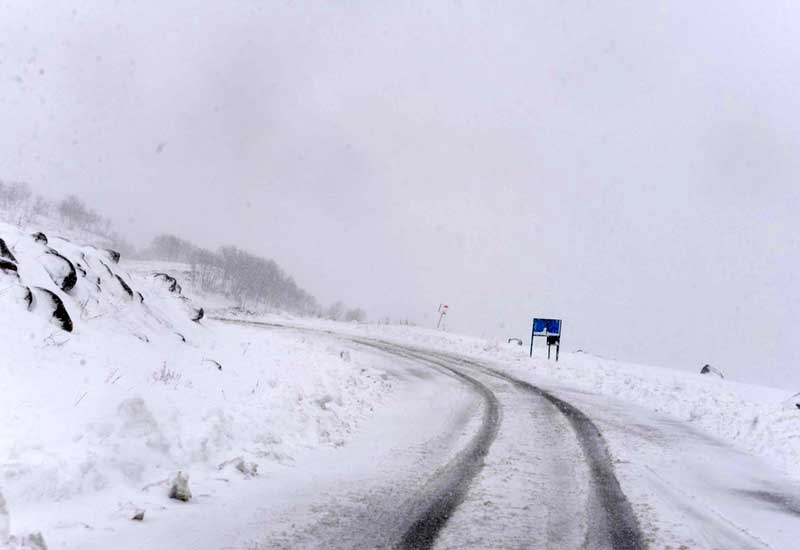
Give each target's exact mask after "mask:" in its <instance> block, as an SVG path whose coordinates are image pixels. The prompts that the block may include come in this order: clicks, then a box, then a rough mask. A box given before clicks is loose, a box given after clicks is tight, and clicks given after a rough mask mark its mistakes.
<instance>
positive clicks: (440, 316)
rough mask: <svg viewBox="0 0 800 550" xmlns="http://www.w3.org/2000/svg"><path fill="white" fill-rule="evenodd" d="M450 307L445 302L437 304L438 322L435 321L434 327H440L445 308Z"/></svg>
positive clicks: (445, 312)
mask: <svg viewBox="0 0 800 550" xmlns="http://www.w3.org/2000/svg"><path fill="white" fill-rule="evenodd" d="M449 308H450V306H448V305H447V304H439V322H438V323H436V328H437V329H438V328H440V327H441V326H442V320H444V316H445V315H447V310H448V309H449Z"/></svg>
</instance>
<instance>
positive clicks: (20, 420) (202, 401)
mask: <svg viewBox="0 0 800 550" xmlns="http://www.w3.org/2000/svg"><path fill="white" fill-rule="evenodd" d="M65 237H66V238H59V237H56V236H55V233H53V234H49V235H48V242H47V243H45V242H43V241H42V240H41V239H39V240H37V239H35V238H33V237H32V236H31V230H30V229H29V228H26V230H25V231H22V230H20V229H18V228H17V227H15V226H11V225H7V224H2V223H0V238H2V239H3V240H4V243H5V244H6V245H7V248H8V252H10V253H11V256H13V259H9V258H6V259H5V260H4V261H6V262H11V263H13V264H14V265H13V267H9V266H8V265H7V264H6V267H5V269H4V270H3V273H2V277H0V283H1V284H0V350H2V355H0V390H2V393H3V401H2V406H0V495H2V498H0V542H1V541H2V538H5V537H6V536H7V535H8V534H11V535H12V536H15V537H17V539H16V540H20V539H19V537H22V536H27V535H28V534H30V533H36V532H42V533H43V534H44V538H45V540H46V541H48V544H49V545H50V547H51V548H88V547H99V546H92V545H90V544H88V543H87V541H89V540H92V541H101V540H104V538H105V539H108V540H111V541H117V543H118V541H119V536H123V537H126V538H125V540H128V539H127V537H134V538H133V539H132V540H135V541H144V540H149V541H151V543H152V544H153V545H154V546H153V547H157V546H159V544H160V543H159V541H162V542H163V537H165V536H169V535H170V533H171V532H173V531H174V525H177V524H180V525H181V526H182V528H191V527H192V526H193V525H194V526H196V525H197V523H198V522H202V521H203V518H207V517H209V514H215V518H216V519H215V523H214V525H215V526H216V525H218V524H219V522H221V521H223V520H221V519H219V516H220V515H224V512H225V510H226V509H227V507H228V506H229V505H233V503H234V502H238V503H239V505H237V506H238V507H236V513H235V514H234V515H231V516H226V518H225V520H224V521H225V522H226V524H227V525H228V527H230V528H231V529H233V526H232V524H233V523H235V522H236V521H237V517H238V516H237V515H236V514H243V516H242V517H244V514H246V513H247V512H246V511H245V506H250V504H252V503H256V502H258V501H259V500H260V499H264V498H267V497H266V496H265V495H268V494H269V490H270V487H277V486H281V485H282V486H283V489H282V490H281V494H289V493H291V487H287V486H288V485H291V484H292V483H295V482H297V481H298V480H300V479H305V478H304V477H303V476H305V475H306V474H308V475H313V472H304V471H299V470H297V469H300V470H302V467H301V466H300V465H302V464H314V465H315V466H314V468H324V467H325V464H327V463H330V461H331V460H335V459H336V455H335V452H336V449H338V448H339V447H340V446H342V445H347V443H348V442H349V441H351V440H358V439H359V438H360V439H361V440H362V441H370V435H371V434H372V433H373V432H372V431H370V430H373V431H374V430H375V429H376V422H377V421H376V415H378V417H380V415H384V416H385V415H386V414H387V411H389V410H402V408H403V406H404V404H405V405H407V404H408V401H409V398H408V395H410V394H409V393H408V392H409V388H410V387H409V388H405V387H401V386H399V385H395V386H393V381H394V380H396V378H392V377H391V376H387V373H388V372H391V371H392V368H394V367H392V366H390V365H388V364H386V363H385V362H387V361H390V360H389V359H386V358H384V359H380V358H377V357H376V356H375V355H372V354H367V353H365V352H359V351H357V348H356V347H349V346H346V345H345V344H343V343H341V341H338V340H336V339H335V338H320V337H317V336H315V335H312V334H306V335H302V334H298V333H296V332H290V331H278V330H264V329H263V328H259V327H249V326H244V325H234V324H226V323H223V322H221V321H217V320H214V319H209V315H208V312H209V310H212V311H213V312H212V313H211V315H212V316H222V317H232V316H235V315H236V310H235V308H233V304H231V303H229V302H228V301H226V300H225V299H223V298H220V297H217V296H207V295H203V294H202V293H200V292H198V291H196V290H195V289H194V288H193V287H192V285H191V280H190V275H191V273H190V269H189V267H188V266H186V265H182V264H166V263H164V262H131V261H128V260H126V259H124V258H123V259H122V260H121V261H120V263H116V262H115V259H116V258H115V257H114V254H113V253H111V252H109V251H106V250H103V249H102V248H96V247H93V246H90V245H86V244H84V243H85V242H86V241H83V240H82V238H84V237H87V238H88V236H85V235H74V234H66V235H65ZM0 252H1V251H0ZM70 263H71V264H72V266H73V267H74V270H75V277H71V271H70V268H69V264H70ZM159 273H168V274H170V276H172V277H175V279H176V282H177V283H178V284H180V285H181V288H177V287H176V286H175V285H173V284H172V281H171V279H170V278H168V277H163V276H161V275H158V274H159ZM37 288H38V289H41V290H37ZM25 289H32V290H31V292H30V296H29V295H28V294H27V293H26V291H25ZM51 294H52V296H55V297H56V298H58V299H59V300H60V301H61V302H63V305H64V308H65V310H66V311H68V312H69V315H70V318H71V320H72V321H73V327H72V330H71V332H70V331H67V330H65V327H64V326H63V323H62V322H60V321H59V320H58V319H54V318H53V317H52V313H53V311H54V307H55V306H54V304H55V302H54V301H53V300H54V299H53V298H52V297H51ZM200 307H204V308H205V309H206V316H205V317H204V318H203V319H200V320H199V321H198V322H195V321H193V319H196V318H197V316H198V312H199V308H200ZM247 319H254V320H258V319H262V320H265V321H267V322H273V323H284V324H289V325H294V326H300V327H307V328H314V329H325V330H333V331H336V332H340V333H347V334H351V335H356V336H366V337H371V338H378V339H383V340H391V341H394V342H398V343H402V344H407V345H412V346H417V347H425V348H431V349H437V350H447V351H451V352H454V353H459V354H464V355H468V356H471V357H475V358H478V359H482V360H485V361H490V362H492V363H493V364H495V365H499V366H500V367H501V368H504V369H506V370H507V371H508V372H509V373H511V374H513V375H515V376H517V377H519V378H524V379H527V380H530V381H532V382H534V383H537V384H540V385H543V386H545V387H547V388H549V389H551V390H554V391H555V392H556V393H559V392H562V393H561V394H562V395H565V396H566V397H565V398H567V399H581V397H580V393H579V392H581V391H584V392H590V393H591V394H592V395H597V396H604V398H605V399H606V401H604V403H605V405H603V406H604V407H606V409H607V410H606V409H604V408H603V407H601V406H600V405H597V406H595V405H593V402H592V401H591V399H590V398H589V397H586V399H585V401H586V403H585V404H586V406H589V407H595V409H593V410H591V411H588V412H589V413H590V414H592V413H595V412H597V414H600V413H601V412H603V411H605V412H606V413H608V414H607V415H606V416H608V418H606V419H604V420H603V422H606V423H607V424H608V423H609V422H611V421H612V420H613V418H612V417H613V414H611V413H610V412H609V411H611V408H609V407H608V404H610V403H615V404H618V406H619V407H622V408H618V409H617V410H618V411H628V412H629V413H630V414H635V413H632V412H630V411H635V410H636V409H635V407H640V408H641V409H644V410H647V411H651V412H654V413H658V414H659V415H664V416H667V417H671V418H674V419H676V420H678V421H680V422H681V423H682V424H684V425H688V426H690V427H694V428H696V429H698V430H700V431H702V432H704V433H708V434H712V435H713V436H714V437H717V438H720V439H723V440H726V441H729V442H731V443H732V444H734V445H735V446H736V447H737V448H739V449H741V450H743V451H745V452H747V453H750V454H752V455H755V456H758V457H761V458H762V459H764V460H766V461H767V462H768V463H770V464H772V465H774V466H777V467H778V468H780V469H781V470H782V471H784V472H785V473H787V474H788V475H789V476H790V477H792V478H794V479H800V411H799V410H797V409H796V407H795V405H794V401H793V400H792V399H790V397H791V395H792V393H794V391H795V389H794V388H790V389H788V390H787V391H782V390H778V389H772V388H764V387H757V386H751V385H743V384H738V383H735V382H732V381H728V380H721V379H719V378H717V377H714V376H701V375H699V374H689V373H685V372H680V371H674V370H669V369H661V368H656V367H645V366H641V365H631V364H625V363H621V362H616V361H610V360H605V359H601V358H597V357H594V356H591V355H589V354H583V353H573V354H570V353H564V354H562V356H561V360H560V361H559V362H558V363H556V362H554V361H547V360H546V359H545V358H543V357H542V356H541V354H537V356H535V357H534V358H533V359H529V358H528V356H527V348H526V347H525V346H521V347H520V346H516V345H513V344H507V343H505V342H492V341H487V340H484V339H479V338H472V337H468V336H459V335H454V334H449V333H445V332H439V331H434V330H427V329H421V328H416V327H409V326H389V325H371V324H361V325H359V324H344V323H333V322H328V321H322V320H318V319H296V318H293V317H291V316H288V315H279V314H271V315H263V316H258V317H253V316H249V317H247ZM540 351H541V348H540ZM382 361H383V362H384V363H382ZM402 392H406V393H402ZM417 393H419V392H417ZM587 395H588V394H587ZM619 404H622V405H619ZM624 404H629V405H634V406H635V407H633V406H627V407H626V406H625V405H624ZM615 406H616V405H615ZM598 411H599V412H598ZM603 414H605V413H603ZM620 414H621V413H620ZM630 414H629V416H630ZM609 415H610V416H609ZM377 424H380V422H377ZM362 426H370V428H369V430H366V431H369V432H370V433H365V430H363V429H362V430H360V429H359V427H362ZM611 435H612V437H611V438H610V441H609V444H610V445H611V450H612V452H614V451H615V448H614V446H615V445H621V444H622V443H620V442H622V441H624V439H623V438H621V437H620V438H617V437H616V436H615V435H613V434H611ZM365 438H367V439H365ZM617 450H619V449H617ZM654 452H656V451H654ZM309 453H311V454H309ZM331 453H334V454H331ZM312 455H313V456H312ZM618 456H619V453H618ZM300 457H303V458H300ZM295 461H296V462H295ZM292 465H297V469H295V470H292ZM255 467H257V470H256V469H255ZM344 467H345V469H346V465H345V466H344ZM179 471H180V472H183V473H184V474H186V475H188V476H189V487H190V489H191V490H192V492H193V495H194V498H193V501H192V503H191V504H190V505H185V504H183V503H179V502H177V501H174V500H170V499H169V498H168V497H167V492H168V479H169V478H171V477H172V476H174V475H175V474H176V473H177V472H179ZM293 480H294V481H293ZM301 485H302V486H303V487H305V488H306V490H308V488H309V487H313V486H314V485H315V483H311V482H308V480H306V481H304V482H303V483H301ZM243 495H245V496H244V497H243ZM279 504H280V503H272V504H271V505H270V506H273V509H274V508H275V507H276V506H278V507H279ZM137 510H144V511H145V517H146V521H145V523H144V524H142V527H143V528H144V529H139V528H137V527H136V526H135V525H136V524H137V522H132V521H131V519H130V518H131V517H133V516H134V514H135V513H136V512H137ZM5 511H7V512H8V515H6V514H5ZM9 518H10V526H9V527H7V526H6V521H7V520H8V519H9ZM250 521H256V520H255V519H254V518H252V517H250ZM172 522H175V523H172ZM148 529H149V530H148ZM209 529H210V528H209ZM209 529H206V530H202V529H196V531H195V532H196V538H198V540H199V538H200V537H207V536H210V533H211V532H210V531H209ZM215 529H216V527H215ZM29 542H30V543H31V544H33V543H35V540H33V541H29ZM0 546H1V545H0ZM133 547H135V545H134V546H133Z"/></svg>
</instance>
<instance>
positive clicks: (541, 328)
mask: <svg viewBox="0 0 800 550" xmlns="http://www.w3.org/2000/svg"><path fill="white" fill-rule="evenodd" d="M537 336H542V337H544V338H546V340H547V358H548V359H549V358H550V346H553V345H554V346H556V361H558V350H559V348H560V347H561V319H537V318H534V319H533V326H532V327H531V357H533V339H534V338H536V337H537Z"/></svg>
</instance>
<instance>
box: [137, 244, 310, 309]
mask: <svg viewBox="0 0 800 550" xmlns="http://www.w3.org/2000/svg"><path fill="white" fill-rule="evenodd" d="M140 255H141V256H142V257H145V258H149V259H155V260H165V261H168V262H181V263H185V264H188V265H189V266H190V267H191V273H192V283H193V284H195V285H196V286H197V287H198V288H200V289H202V290H204V291H206V292H213V293H215V294H221V295H223V296H225V297H227V298H230V299H232V300H234V301H236V303H238V304H239V305H240V306H241V307H243V308H254V309H257V308H259V307H262V306H265V307H267V308H272V309H280V310H285V311H291V312H295V313H301V314H305V315H317V314H319V313H320V312H321V310H322V308H321V307H320V305H319V303H318V302H317V300H316V298H314V297H313V296H312V295H311V294H309V293H308V292H306V291H305V290H303V289H302V288H300V287H299V286H297V283H296V282H295V281H294V279H292V277H290V276H289V275H287V274H286V273H285V272H284V271H283V270H282V269H281V268H280V266H279V265H278V264H276V263H275V262H274V261H273V260H268V259H265V258H261V257H258V256H255V255H254V254H250V253H249V252H245V251H244V250H240V249H239V248H236V247H235V246H223V247H222V248H220V249H219V250H218V251H217V252H212V251H211V250H207V249H205V248H200V247H198V246H196V245H194V244H192V243H190V242H189V241H186V240H184V239H181V238H179V237H176V236H174V235H159V236H158V237H156V238H155V239H153V242H152V243H151V244H150V246H149V247H148V248H147V249H145V250H144V251H142V253H141V254H140Z"/></svg>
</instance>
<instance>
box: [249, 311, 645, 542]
mask: <svg viewBox="0 0 800 550" xmlns="http://www.w3.org/2000/svg"><path fill="white" fill-rule="evenodd" d="M248 324H252V323H248ZM264 325H265V326H269V327H272V328H281V329H288V330H302V331H303V332H313V333H315V334H317V335H320V336H328V337H333V338H337V339H339V340H340V341H342V340H346V341H349V344H350V345H353V346H356V347H359V348H361V349H363V350H370V351H372V352H373V353H380V354H385V355H389V356H391V357H393V358H395V359H397V362H398V363H399V364H401V365H403V366H402V369H404V370H406V371H407V372H410V373H412V374H414V375H415V376H418V377H422V378H427V379H426V380H425V382H426V383H427V384H428V385H431V384H433V385H434V386H432V387H435V388H438V390H439V391H440V392H442V395H444V394H445V393H444V392H446V393H447V395H452V394H454V393H457V392H458V393H460V394H462V396H463V399H464V401H463V403H460V404H457V405H453V406H450V407H449V408H448V411H457V412H453V414H452V417H451V418H447V417H448V416H449V412H448V414H445V415H441V414H433V415H432V414H424V413H423V414H421V416H418V417H415V415H414V414H413V413H412V412H411V411H409V414H408V418H407V422H408V423H409V424H410V425H411V427H412V428H413V427H414V426H419V428H420V430H419V431H420V439H419V440H418V441H413V440H411V442H410V443H409V442H408V441H409V440H406V443H405V444H404V447H405V448H404V449H403V451H402V452H403V453H407V454H408V456H407V457H406V458H405V462H406V463H407V462H408V458H409V457H411V459H412V460H411V462H412V463H413V464H412V465H413V467H412V468H410V469H404V468H403V466H402V465H400V462H399V461H398V462H397V463H396V464H393V465H391V466H387V467H386V468H385V470H388V471H384V474H385V477H383V478H382V477H381V476H378V477H377V479H378V481H375V480H372V481H371V482H370V483H368V484H365V485H363V486H361V487H355V488H353V487H350V486H348V484H347V483H346V482H343V483H342V494H346V495H347V496H346V498H343V497H341V495H338V496H337V498H332V499H331V502H329V503H324V504H319V505H317V506H316V508H315V516H314V519H312V520H311V521H309V522H306V523H305V524H303V525H298V524H295V523H293V524H292V526H291V528H290V529H287V530H286V531H285V532H284V533H283V534H282V536H276V535H275V534H274V533H273V534H271V535H270V537H269V541H268V543H263V542H262V543H261V544H258V545H256V546H254V547H259V548H260V547H264V548H297V547H302V548H398V549H428V548H587V549H591V550H601V549H614V550H638V549H642V548H646V544H645V542H644V539H643V536H642V534H641V531H640V529H639V525H638V523H637V519H636V515H635V514H634V512H633V510H632V508H631V505H630V503H629V502H628V500H627V498H626V497H625V494H624V493H623V492H622V490H621V488H620V484H619V482H618V481H617V478H616V475H615V471H614V465H613V462H612V460H611V457H610V455H609V452H608V450H607V447H606V443H605V441H604V439H603V435H602V433H601V432H600V430H599V429H598V428H597V426H596V425H595V424H594V423H593V422H592V421H591V420H590V419H589V417H588V416H586V415H585V414H583V413H582V412H581V411H580V410H579V409H578V408H576V407H574V406H572V405H571V404H570V403H567V402H566V401H564V400H562V399H559V398H557V397H555V396H553V395H551V394H550V393H548V392H546V391H544V390H542V389H540V388H538V387H536V386H533V385H531V384H529V383H527V382H524V381H522V380H518V379H515V378H513V377H510V376H508V375H507V374H504V373H502V372H499V371H497V370H494V369H492V368H491V367H490V366H488V365H483V364H480V363H477V362H474V361H471V360H469V359H466V358H464V357H459V356H455V355H451V354H446V353H441V352H432V351H429V350H423V349H416V348H410V347H406V346H400V345H398V344H394V343H390V342H384V341H378V340H372V339H366V338H358V337H348V336H344V335H341V334H333V333H329V332H327V333H326V332H323V331H309V330H308V329H298V328H296V327H289V326H283V325H272V324H264ZM423 369H424V370H423ZM453 390H456V391H455V392H454V391H453ZM411 406H412V407H413V406H414V405H411ZM416 406H417V407H418V408H419V407H420V406H422V407H424V406H425V403H421V404H417V405H416ZM439 422H441V425H438V427H437V430H438V432H435V435H434V436H431V435H430V434H429V433H428V432H426V430H425V429H423V426H424V427H430V426H428V425H429V424H430V425H433V426H436V425H437V424H438V423H439ZM401 454H402V453H401ZM376 460H377V461H378V462H393V460H394V458H393V457H391V456H389V457H386V456H384V457H380V456H378V455H377V454H376ZM377 468H378V469H380V466H377ZM345 474H346V475H345V477H347V475H350V474H352V472H351V471H349V470H348V471H346V472H345Z"/></svg>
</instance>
